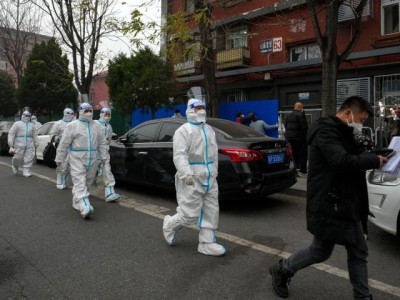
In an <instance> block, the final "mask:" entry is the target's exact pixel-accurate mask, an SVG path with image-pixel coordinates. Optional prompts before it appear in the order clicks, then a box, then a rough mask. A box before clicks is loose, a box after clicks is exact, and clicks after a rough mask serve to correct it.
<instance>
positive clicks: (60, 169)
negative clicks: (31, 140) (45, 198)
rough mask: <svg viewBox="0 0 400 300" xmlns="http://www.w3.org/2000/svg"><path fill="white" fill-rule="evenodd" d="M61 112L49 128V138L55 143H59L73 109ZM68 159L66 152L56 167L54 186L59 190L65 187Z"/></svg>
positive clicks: (71, 117)
mask: <svg viewBox="0 0 400 300" xmlns="http://www.w3.org/2000/svg"><path fill="white" fill-rule="evenodd" d="M63 114H64V116H63V118H62V119H61V120H59V121H57V122H55V123H54V125H53V127H52V128H51V130H50V140H53V141H54V142H55V143H59V142H60V141H61V137H62V135H63V133H64V129H65V127H66V126H67V124H68V123H70V122H71V121H72V119H73V118H74V111H73V110H72V109H70V108H66V109H64V111H63ZM68 159H69V156H68V153H67V157H66V158H65V159H64V160H63V161H62V162H61V164H60V165H59V166H57V168H56V174H57V184H56V187H57V189H59V190H64V189H66V188H67V177H68V174H69V170H68Z"/></svg>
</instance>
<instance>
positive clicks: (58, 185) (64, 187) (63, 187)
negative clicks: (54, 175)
mask: <svg viewBox="0 0 400 300" xmlns="http://www.w3.org/2000/svg"><path fill="white" fill-rule="evenodd" d="M66 188H67V187H66V186H65V185H63V184H57V189H58V190H65V189H66Z"/></svg>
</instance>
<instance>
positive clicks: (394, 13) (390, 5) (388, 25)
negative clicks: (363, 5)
mask: <svg viewBox="0 0 400 300" xmlns="http://www.w3.org/2000/svg"><path fill="white" fill-rule="evenodd" d="M399 12H400V0H395V1H389V0H383V1H382V34H392V33H398V32H399Z"/></svg>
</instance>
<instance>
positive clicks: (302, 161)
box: [285, 102, 308, 176]
mask: <svg viewBox="0 0 400 300" xmlns="http://www.w3.org/2000/svg"><path fill="white" fill-rule="evenodd" d="M285 129H286V139H287V141H288V142H289V143H290V144H291V146H292V150H293V158H294V162H295V164H296V168H297V169H298V170H299V171H300V173H299V176H307V158H308V151H307V141H306V136H307V130H308V124H307V119H306V114H305V113H304V110H303V103H301V102H296V104H295V105H294V110H293V111H292V112H291V113H290V114H289V115H287V117H286V120H285Z"/></svg>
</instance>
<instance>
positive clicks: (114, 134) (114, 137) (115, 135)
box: [111, 133, 118, 141]
mask: <svg viewBox="0 0 400 300" xmlns="http://www.w3.org/2000/svg"><path fill="white" fill-rule="evenodd" d="M111 139H112V140H114V141H115V140H118V135H117V134H116V133H113V134H112V136H111Z"/></svg>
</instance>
